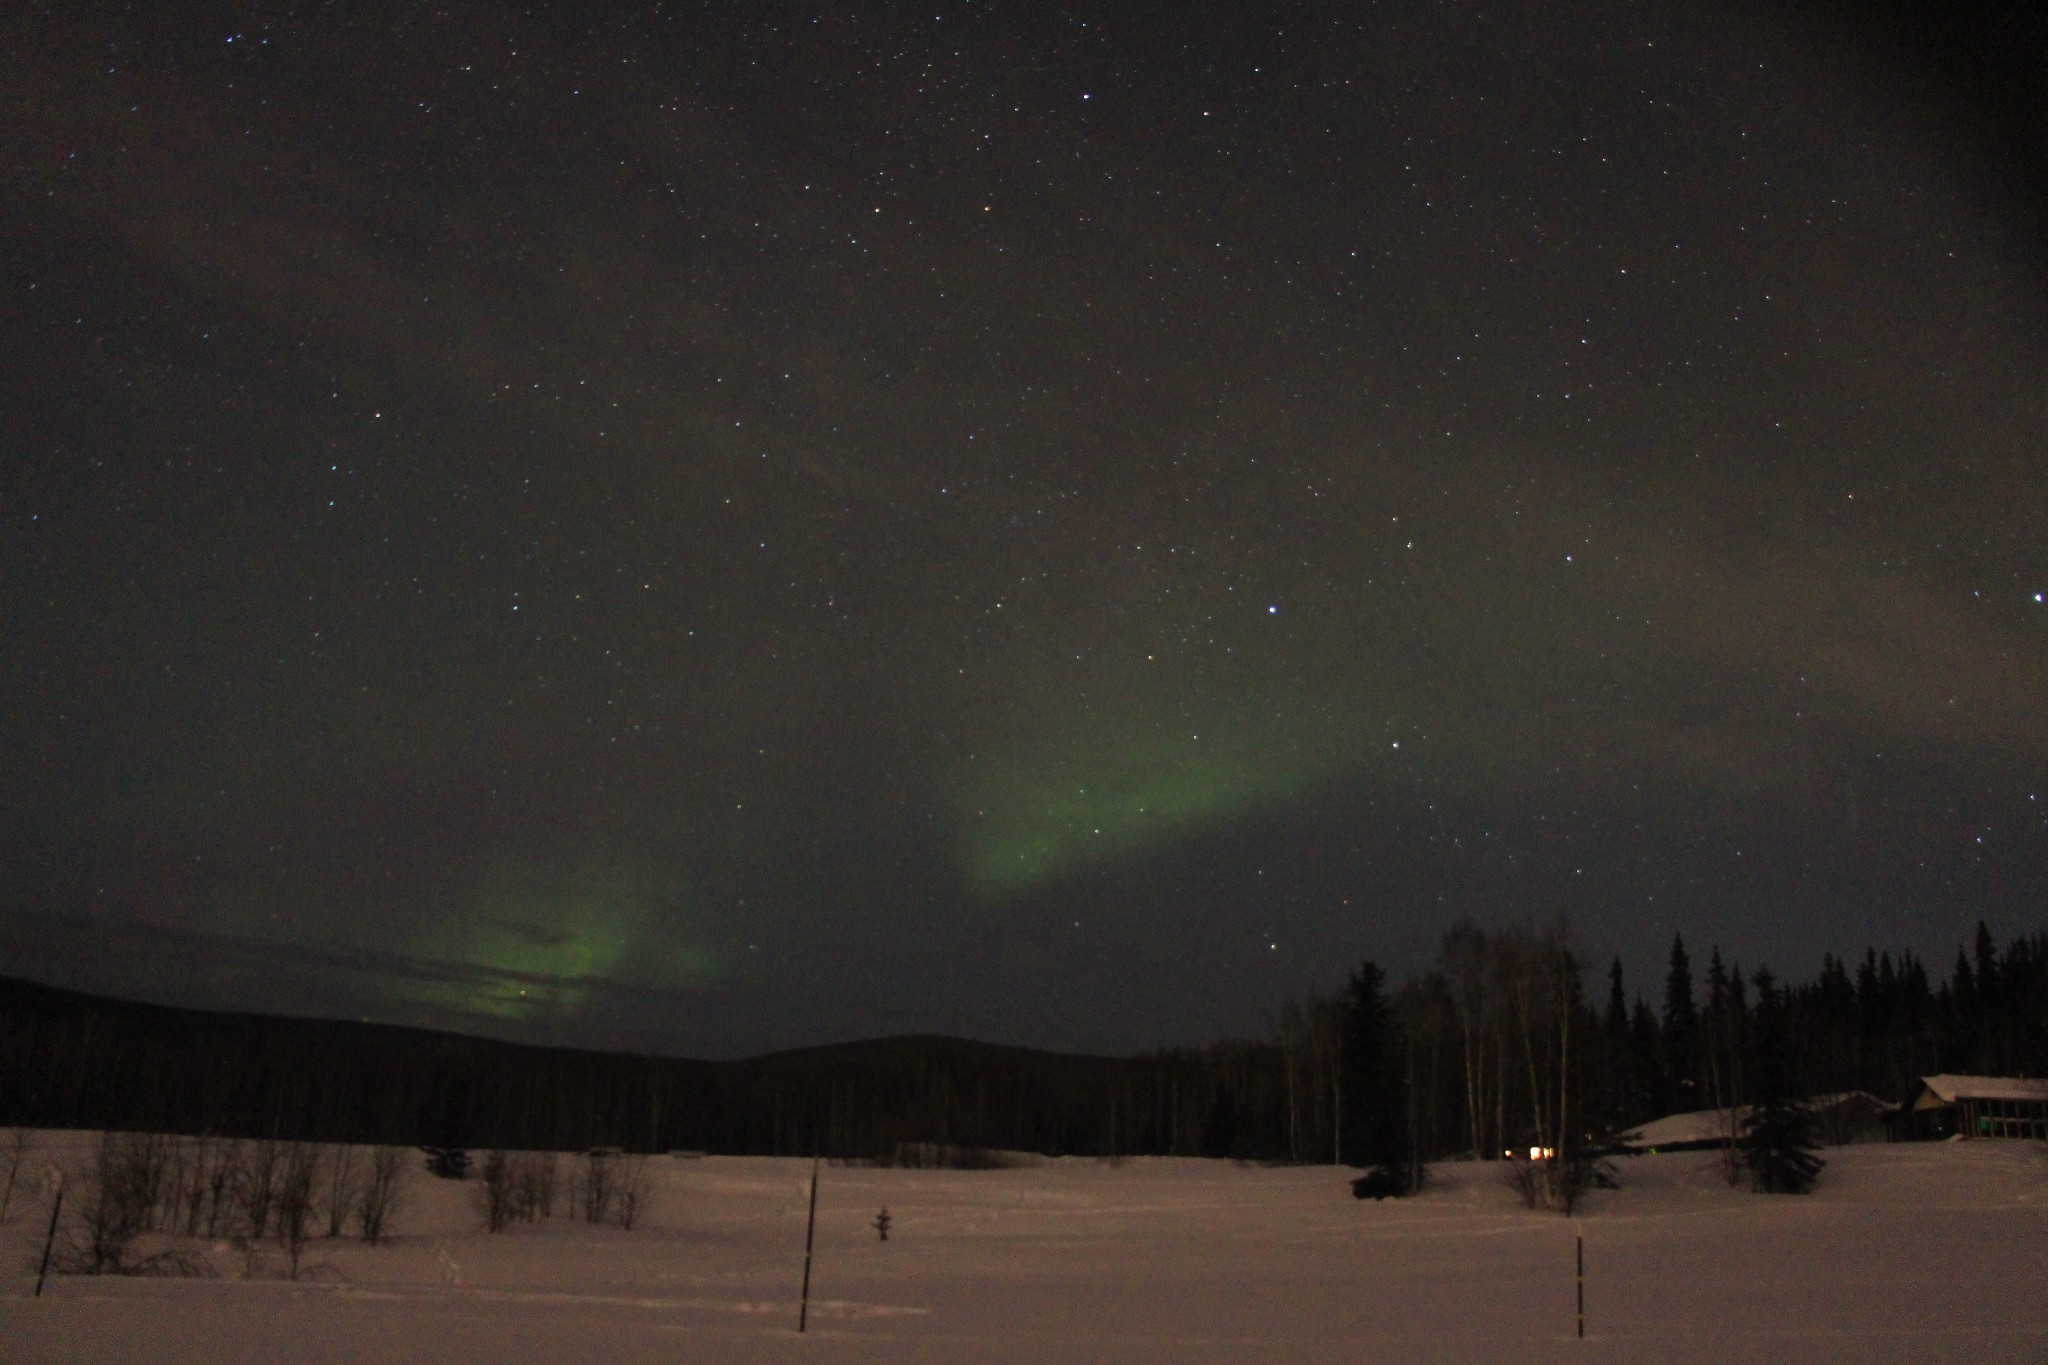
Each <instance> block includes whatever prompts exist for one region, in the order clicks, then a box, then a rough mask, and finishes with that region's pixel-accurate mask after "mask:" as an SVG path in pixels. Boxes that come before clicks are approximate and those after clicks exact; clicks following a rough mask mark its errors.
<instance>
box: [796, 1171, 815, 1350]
mask: <svg viewBox="0 0 2048 1365" xmlns="http://www.w3.org/2000/svg"><path fill="white" fill-rule="evenodd" d="M817 1233H818V1158H816V1157H812V1158H811V1216H810V1219H809V1221H807V1222H806V1223H805V1224H804V1293H803V1299H802V1301H801V1302H800V1303H799V1304H798V1305H797V1310H796V1330H797V1331H798V1332H799V1333H801V1332H802V1331H803V1330H804V1324H805V1323H806V1322H807V1321H809V1319H810V1316H811V1247H812V1245H813V1243H814V1242H815V1240H816V1238H817Z"/></svg>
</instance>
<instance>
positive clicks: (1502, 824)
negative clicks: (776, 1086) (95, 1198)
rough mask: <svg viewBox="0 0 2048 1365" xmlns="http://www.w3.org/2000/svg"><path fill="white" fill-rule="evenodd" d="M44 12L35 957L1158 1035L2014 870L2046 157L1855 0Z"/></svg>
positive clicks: (139, 979)
mask: <svg viewBox="0 0 2048 1365" xmlns="http://www.w3.org/2000/svg"><path fill="white" fill-rule="evenodd" d="M6 34H7V37H6V41H4V42H0V88H4V89H5V90H7V91H8V92H10V93H9V100H10V104H9V109H10V112H9V116H8V118H7V120H6V121H5V122H6V124H7V131H6V133H5V134H4V138H0V166H4V175H5V183H6V186H7V190H8V196H7V207H6V210H5V215H4V219H0V242H4V259H5V260H6V262H7V264H6V268H5V278H6V280H7V285H8V287H7V293H6V299H7V302H6V308H5V313H4V316H0V347H4V351H0V355H4V357H5V364H4V365H0V411H4V414H5V421H4V423H0V439H4V441H5V447H4V449H0V465H4V471H5V472H4V474H0V518H4V526H5V531H4V536H0V543H4V555H5V558H4V561H0V574H4V578H0V587H4V598H0V658H4V661H5V669H4V672H0V735H4V738H5V752H6V754H7V762H6V764H5V767H4V771H0V811H4V814H0V852H4V857H0V893H4V901H0V971H4V972H10V973H16V974H20V975H25V976H31V977H35V978H37V979H42V980H49V981H53V982H56V983H57V984H65V985H77V986H81V987H84V988H87V989H105V990H112V991H116V992H118V993H124V994H131V995H140V996H144V997H147V998H154V999H165V1000H171V1001H175V1002H177V1003H194V1004H209V1005H228V1006H233V1007H237V1008H257V1009H273V1008H274V1009H285V1010H302V1011H309V1012H314V1013H327V1014H340V1015H347V1016H351V1017H369V1018H379V1019H390V1020H394V1021H405V1022H426V1023H435V1024H441V1025H446V1026H451V1027H458V1028H483V1029H487V1030H491V1031H495V1032H499V1033H503V1034H507V1035H510V1036H517V1037H523V1038H535V1039H542V1040H547V1041H563V1042H578V1043H593V1044H602V1045H620V1046H633V1047H650V1048H657V1049H660V1050H663V1051H669V1052H681V1053H705V1054H731V1053H736V1052H748V1051H759V1050H763V1049H766V1048H768V1047H773V1046H781V1045H789V1044H797V1043H808V1042H817V1041H822V1040H825V1039H828V1038H841V1037H849V1036H857V1035H862V1034H880V1033H892V1032H952V1033H965V1034H971V1035H975V1036H979V1037H984V1038H990V1039H994V1040H998V1041H1016V1042H1025V1043H1034V1044H1048V1045H1058V1046H1073V1047H1088V1048H1104V1049H1110V1048H1114V1049H1124V1048H1135V1047H1141V1046H1149V1045H1151V1044H1154V1043H1159V1042H1169V1041H1184V1040H1190V1039H1203V1038H1209V1037H1213V1036H1217V1035H1219V1034H1224V1033H1232V1032H1251V1031H1256V1030H1258V1029H1260V1028H1262V1027H1264V1024H1263V1020H1264V1019H1265V1017H1266V1014H1267V1013H1268V1012H1269V1011H1271V1010H1272V1009H1273V1008H1274V1007H1275V1005H1276V1004H1277V1002H1278V1001H1279V999H1280V998H1281V996H1282V995H1283V994H1284V993H1285V992H1287V991H1289V990H1299V989H1305V988H1310V987H1320V986H1324V985H1327V984H1328V983H1330V982H1331V981H1334V980H1336V979H1337V978H1338V977H1339V976H1340V975H1341V974H1342V973H1343V972H1344V971H1345V970H1346V969H1347V968H1348V967H1349V966H1350V965H1351V964H1352V963H1354V962H1355V961H1356V960H1357V958H1358V957H1359V956H1361V955H1364V954H1366V953H1371V954H1374V955H1376V956H1377V957H1379V958H1380V959H1381V960H1382V961H1386V962H1389V963H1391V964H1395V965H1396V967H1397V968H1398V967H1399V966H1400V965H1401V964H1404V963H1412V962H1414V961H1419V960H1420V959H1421V958H1422V957H1423V956H1424V955H1426V954H1427V953H1428V951H1429V950H1430V949H1431V947H1432V946H1433V943H1434V940H1435V938H1436V936H1437V935H1438V934H1439V933H1440V932H1441V931H1442V929H1443V927H1444V926H1445V924H1446V923H1448V922H1449V920H1450V919H1451V918H1452V917H1454V916H1455V915H1458V914H1464V913H1469V914H1472V915H1474V916H1475V917H1477V918H1479V919H1480V920H1482V921H1489V922H1492V921H1499V920H1502V919H1505V918H1509V917H1513V916H1517V915H1550V914H1553V913H1556V912H1559V911H1564V912H1568V913H1569V914H1570V915H1571V916H1572V918H1573V920H1574V922H1575V924H1576V925H1577V926H1578V930H1579V933H1580V936H1581V939H1582V940H1583V942H1584V944H1585V946H1586V947H1587V948H1588V950H1589V951H1590V953H1591V955H1592V956H1594V957H1595V958H1603V959H1604V957H1605V956H1606V955H1607V954H1609V953H1619V954H1621V955H1622V956H1623V957H1624V959H1625V960H1626V961H1627V962H1628V963H1629V964H1630V966H1631V970H1632V971H1636V972H1640V971H1642V970H1646V969H1647V968H1648V967H1649V964H1650V963H1651V961H1652V960H1653V958H1654V955H1655V954H1656V953H1658V952H1659V951H1660V950H1661V948H1662V947H1663V946H1664V945H1666V944H1668V942H1669V940H1670V936H1671V934H1672V933H1673V932H1674V931H1675V930H1680V931H1683V932H1685V933H1686V935H1687V937H1688V940H1689V941H1695V942H1711V941H1719V942H1722V943H1725V944H1727V945H1728V946H1729V947H1730V949H1731V950H1732V951H1734V952H1735V953H1737V954H1738V955H1739V956H1741V957H1742V959H1743V960H1744V961H1751V962H1753V961H1755V960H1758V959H1767V960H1770V961H1772V962H1773V963H1778V964H1782V965H1784V966H1786V967H1788V968H1798V969H1800V970H1804V967H1805V965H1806V963H1807V959H1809V958H1814V957H1817V956H1818V954H1819V953H1820V952H1821V951H1823V950H1834V951H1843V950H1849V949H1859V948H1860V946H1861V945H1862V944H1864V943H1866V942H1877V943H1892V944H1898V945H1904V946H1911V947H1913V948H1915V949H1916V950H1919V951H1923V952H1927V951H1934V952H1941V951H1946V947H1947V945H1949V944H1951V943H1953V942H1954V941H1956V940H1957V939H1959V938H1961V937H1963V936H1965V935H1966V934H1967V933H1968V931H1969V930H1970V928H1972V927H1973V926H1974V924H1975V923H1976V921H1977V920H1978V919H1980V918H1983V919H1986V920H1988V921H1989V922H1990V923H1991V924H1992V926H1993V927H1994V929H1995V930H1997V931H1998V932H1999V933H2000V934H2001V936H2002V935H2004V934H2006V933H2011V932H2020V931H2025V930H2030V929H2034V928H2038V927H2039V915H2040V907H2041V905H2042V904H2043V902H2044V895H2048V811H2044V809H2043V805H2044V803H2048V780H2044V764H2048V705H2044V703H2048V605H2044V604H2043V602H2042V599H2041V594H2043V593H2048V536H2044V535H2043V533H2042V528H2043V527H2044V526H2048V456H2044V453H2043V452H2044V451H2048V401H2044V397H2043V396H2044V394H2048V364H2044V361H2048V286H2044V283H2043V274H2042V263H2043V259H2044V256H2043V250H2042V247H2043V244H2042V242H2041V240H2039V238H2038V232H2037V229H2038V226H2039V225H2038V224H2037V223H2036V222H2035V221H2034V220H2033V219H2032V218H2030V217H2029V216H2028V211H2027V207H2026V206H2027V203H2028V202H2031V201H2028V200H2026V197H2025V193H2024V192H2023V191H2025V190H2026V188H2027V186H2028V185H2031V184H2036V183H2037V182H2034V181H2028V180H2027V179H2026V174H2027V170H2026V168H2025V167H2016V166H2015V165H2014V164H2013V163H2012V162H2011V160H2010V158H2009V157H2007V156H2006V153H2005V152H2004V151H2002V150H2001V149H2002V148H2003V147H2004V144H2003V143H2000V142H1999V141H1998V140H1997V138H1996V137H1995V136H1993V135H1992V134H1991V133H1987V132H1985V131H1984V129H1983V128H1981V127H1978V126H1977V125H1975V124H1973V123H1972V122H1971V121H1970V119H1969V117H1967V116H1957V115H1955V114H1954V112H1953V110H1951V109H1949V108H1948V106H1945V105H1943V104H1942V103H1941V101H1940V100H1939V99H1936V98H1934V97H1933V96H1930V95H1929V94H1928V92H1927V91H1926V90H1925V89H1923V88H1922V86H1920V85H1917V84H1915V83H1914V82H1915V80H1916V79H1917V78H1916V77H1915V76H1914V75H1913V73H1912V72H1911V71H1909V70H1907V69H1905V68H1897V67H1890V66H1885V65H1883V64H1882V63H1878V62H1875V61H1871V60H1865V59H1864V58H1863V57H1860V56H1858V54H1857V49H1856V48H1855V44H1854V38H1855V34H1854V32H1853V30H1840V31H1838V30H1837V29H1835V28H1830V27H1828V26H1827V24H1825V23H1823V22H1822V21H1820V20H1818V19H1815V20H1813V21H1812V23H1811V24H1808V25H1806V26H1803V27H1802V25H1801V24H1799V23H1794V22H1792V21H1791V20H1789V19H1784V18H1783V17H1782V16H1781V17H1779V18H1773V17H1772V16H1771V15H1770V14H1768V13H1766V12H1764V11H1752V10H1750V9H1747V8H1740V7H1732V6H1702V5H1687V4H1650V5H1644V4H1626V5H1624V4H1618V3H1617V4H1608V3H1586V4H1574V5H1569V6H1558V7H1535V8H1525V9H1524V10H1523V11H1520V12H1517V13H1515V14H1512V15H1509V16H1505V17H1504V16H1502V15H1500V14H1496V13H1494V12H1492V11H1491V10H1486V9H1481V8H1477V7H1471V6H1464V5H1457V4H1452V5H1445V6H1436V7H1422V6H1407V5H1377V6H1374V5H1368V6H1340V5H1314V4H1311V5H1304V6H1292V7H1282V8H1280V9H1270V8H1260V7H1250V6H1246V7H1230V6H1221V7H1208V8H1201V7H1190V8H1186V9H1185V10H1176V11H1172V12H1167V11H1154V10H1150V9H1143V10H1118V9H1104V10H1102V11H1099V12H1097V11H1093V10H1087V9H1059V10H1051V9H1043V8H1031V9H1026V8H1013V9H1009V10H1003V9H998V8H994V7H984V6H980V5H966V6H951V5H942V6H937V7H920V8H915V9H913V8H908V7H901V6H894V5H878V6H855V7H850V8H842V9H841V10H838V11H836V12H835V11H825V12H816V11H812V10H808V9H804V8H802V7H798V6H793V5H780V4H775V5H745V6H721V5H711V6H698V7H694V8H689V9H682V8H678V7H675V6H671V5H666V4H658V3H638V4H620V5H598V6H575V7H559V8H556V7H548V6H541V7H526V8H507V7H499V6H496V5H489V4H477V5H463V6H456V7H454V8H453V9H448V10H441V11H434V12H432V13H428V12H423V11H414V10H412V9H408V8H405V7H397V6H385V5H376V4H373V5H367V6H349V7H344V8H343V9H342V10H341V11H338V12H326V11H323V12H321V13H319V14H308V13H299V12H296V11H289V12H288V11H282V10H280V11H277V12H275V13H269V12H264V11H251V10H248V9H247V8H246V7H244V8H242V9H234V10H229V9H227V8H223V7H212V6H205V5H173V6H162V7H149V8H148V10H147V11H146V12H143V13H129V12H126V11H119V10H115V9H112V8H108V9H100V8H95V7H86V8H84V9H70V8H67V9H66V10H64V11H63V12H61V13H60V12H57V11H47V12H45V11H41V10H35V11H32V12H30V13H28V14H26V15H24V16H20V17H17V18H14V19H11V20H9V21H8V27H7V30H6ZM1844 34H1846V35H1847V36H1846V37H1845V36H1843V35H1844ZM1945 111H1946V112H1945ZM2001 158H2005V159H2001ZM2016 186H2017V187H2018V188H2017V189H2016V188H2015V187H2016Z"/></svg>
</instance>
